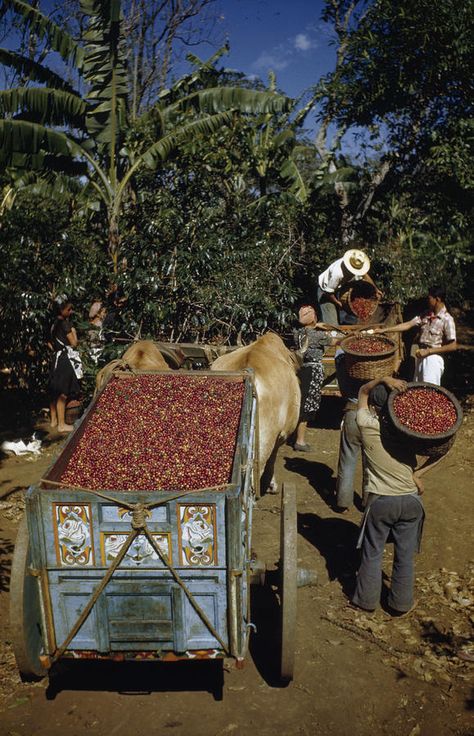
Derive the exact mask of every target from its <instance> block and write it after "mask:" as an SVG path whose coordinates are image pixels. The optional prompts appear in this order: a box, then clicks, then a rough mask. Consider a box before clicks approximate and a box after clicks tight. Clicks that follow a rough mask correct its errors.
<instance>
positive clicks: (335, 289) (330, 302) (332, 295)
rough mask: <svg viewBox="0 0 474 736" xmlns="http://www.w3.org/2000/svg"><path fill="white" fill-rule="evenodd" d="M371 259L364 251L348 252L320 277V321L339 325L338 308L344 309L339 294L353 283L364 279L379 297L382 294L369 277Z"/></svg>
mask: <svg viewBox="0 0 474 736" xmlns="http://www.w3.org/2000/svg"><path fill="white" fill-rule="evenodd" d="M369 269H370V259H369V257H368V256H367V255H366V254H365V253H364V252H363V251H362V250H358V249H356V248H351V250H347V251H346V252H345V253H344V255H343V256H342V258H338V259H337V261H334V263H331V265H330V266H329V267H328V268H327V269H326V270H325V271H323V273H321V274H320V275H319V277H318V305H319V311H320V321H321V322H325V323H326V324H330V325H338V324H339V319H338V312H337V310H338V308H339V309H341V308H342V303H341V301H340V299H339V293H340V292H341V290H344V289H343V287H345V286H347V285H348V284H349V283H350V282H351V281H358V280H360V279H363V280H364V281H368V282H369V283H371V284H372V285H373V286H374V288H375V292H376V295H377V296H379V297H380V296H382V292H381V291H380V290H379V289H377V287H376V286H375V284H374V282H373V281H372V279H371V277H370V276H369V273H368V272H369Z"/></svg>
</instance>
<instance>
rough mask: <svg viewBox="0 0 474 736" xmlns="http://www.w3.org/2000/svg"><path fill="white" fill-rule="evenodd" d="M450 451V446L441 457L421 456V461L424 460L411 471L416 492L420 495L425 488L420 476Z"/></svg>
mask: <svg viewBox="0 0 474 736" xmlns="http://www.w3.org/2000/svg"><path fill="white" fill-rule="evenodd" d="M450 452H451V448H449V450H448V451H447V452H446V453H445V454H444V455H441V457H428V458H423V460H422V461H421V462H422V463H423V462H424V464H422V465H420V466H418V465H417V467H416V468H415V470H414V471H413V480H414V482H415V485H416V487H417V488H418V494H419V495H420V496H422V495H423V492H424V490H425V484H424V483H423V481H422V480H421V476H422V475H424V474H425V473H427V472H428V470H432V469H433V468H435V467H436V465H438V464H439V463H440V462H441V460H444V459H445V458H446V457H447V456H448V455H449V453H450Z"/></svg>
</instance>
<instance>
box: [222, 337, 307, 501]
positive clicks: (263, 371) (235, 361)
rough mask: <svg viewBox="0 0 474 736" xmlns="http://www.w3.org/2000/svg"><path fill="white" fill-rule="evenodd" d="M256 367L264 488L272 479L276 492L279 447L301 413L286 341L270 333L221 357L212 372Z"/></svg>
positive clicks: (259, 444) (297, 385)
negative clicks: (274, 468) (274, 469)
mask: <svg viewBox="0 0 474 736" xmlns="http://www.w3.org/2000/svg"><path fill="white" fill-rule="evenodd" d="M245 368H253V370H254V373H255V388H256V392H257V398H258V415H259V436H258V447H259V463H260V472H261V477H262V487H263V488H266V487H267V486H266V483H265V481H266V480H268V479H271V482H270V484H269V485H270V489H271V490H272V491H273V492H275V491H276V489H277V484H276V482H275V480H274V478H273V467H274V464H275V458H276V453H277V450H278V447H279V446H280V445H281V444H282V443H283V442H284V441H285V440H286V438H287V437H288V436H289V435H290V434H291V433H292V432H293V431H294V430H295V429H296V425H297V424H298V417H299V411H300V400H301V392H300V386H299V382H298V378H297V376H296V370H297V364H296V358H295V356H294V354H293V353H291V352H290V351H289V350H288V349H287V348H286V347H285V345H284V343H283V340H282V339H281V338H280V337H278V335H275V334H274V333H272V332H267V333H266V334H265V335H263V336H262V337H259V338H258V339H257V340H256V341H255V342H253V343H251V344H250V345H247V346H246V347H244V348H238V349H237V350H234V351H233V352H231V353H227V354H226V355H221V356H220V357H219V358H217V360H215V361H214V362H213V364H212V365H211V370H213V371H240V370H244V369H245Z"/></svg>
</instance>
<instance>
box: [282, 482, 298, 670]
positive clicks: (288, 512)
mask: <svg viewBox="0 0 474 736" xmlns="http://www.w3.org/2000/svg"><path fill="white" fill-rule="evenodd" d="M296 537H297V534H296V487H295V486H294V485H293V484H292V483H287V484H284V485H283V488H282V495H281V521H280V574H281V582H280V601H281V604H280V605H281V667H280V675H281V679H282V680H285V681H287V682H289V681H290V680H292V679H293V671H294V666H295V639H296V573H297V569H296Z"/></svg>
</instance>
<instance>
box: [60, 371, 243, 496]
mask: <svg viewBox="0 0 474 736" xmlns="http://www.w3.org/2000/svg"><path fill="white" fill-rule="evenodd" d="M243 392H244V384H243V382H241V381H238V382H237V381H233V380H227V379H225V378H222V377H219V376H216V377H213V376H198V375H195V374H190V375H183V374H173V373H170V374H168V375H137V376H130V377H127V378H121V379H120V378H114V379H112V380H111V381H110V382H109V383H108V384H107V386H106V387H105V389H104V391H103V392H102V394H101V395H100V397H99V399H98V401H97V403H96V405H95V407H94V409H93V411H92V412H91V414H90V416H89V418H88V420H86V421H87V425H86V428H85V431H84V434H83V435H82V437H81V438H80V440H79V442H78V444H77V446H76V448H75V449H74V451H73V453H72V455H71V458H70V460H69V463H68V465H67V467H66V470H65V472H64V473H63V475H62V477H61V482H63V483H68V484H70V485H72V486H80V487H83V488H90V489H93V490H97V489H111V490H116V491H120V490H123V491H129V490H130V491H132V490H144V491H146V490H192V489H198V488H208V487H210V486H215V485H220V484H224V483H228V482H229V480H230V477H231V473H232V463H233V458H234V453H235V446H236V437H237V433H238V429H239V424H240V412H241V406H242V399H243Z"/></svg>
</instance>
